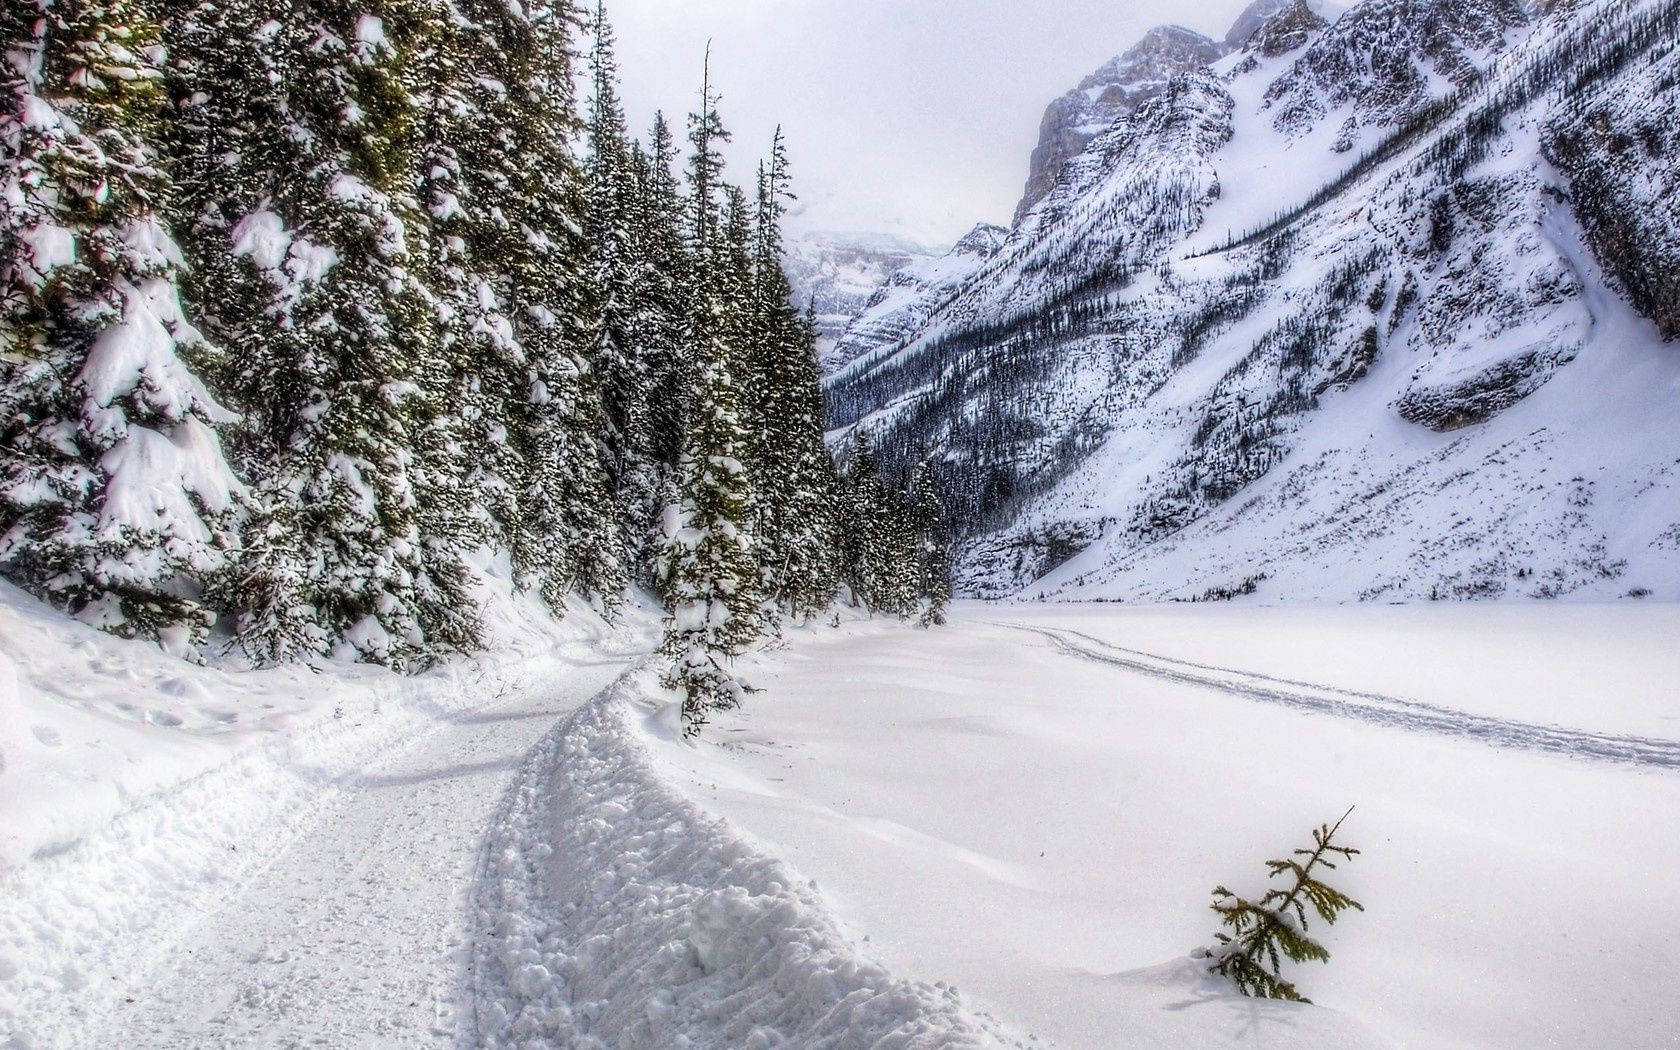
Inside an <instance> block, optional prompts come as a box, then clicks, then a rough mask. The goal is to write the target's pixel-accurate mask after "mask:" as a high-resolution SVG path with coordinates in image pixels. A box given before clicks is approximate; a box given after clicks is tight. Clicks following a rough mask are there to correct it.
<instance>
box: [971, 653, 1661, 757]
mask: <svg viewBox="0 0 1680 1050" xmlns="http://www.w3.org/2000/svg"><path fill="white" fill-rule="evenodd" d="M994 626H998V627H1005V628H1008V629H1010V630H1015V631H1023V632H1026V633H1028V634H1036V635H1039V636H1041V637H1043V638H1045V639H1047V640H1049V641H1050V643H1051V644H1052V645H1054V646H1055V647H1056V648H1057V649H1059V650H1061V651H1062V652H1064V653H1066V654H1067V655H1069V656H1072V657H1075V658H1077V659H1081V660H1087V661H1092V662H1096V663H1104V664H1110V665H1112V666H1114V667H1120V668H1123V669H1125V670H1128V671H1132V672H1135V673H1137V674H1143V675H1148V676H1150V677H1151V678H1158V679H1162V680H1165V681H1169V682H1175V683H1179V684H1184V685H1192V686H1202V687H1205V688H1209V689H1216V690H1218V691H1220V692H1223V693H1228V694H1230V695H1232V696H1238V697H1242V698H1244V699H1249V700H1258V701H1261V702H1263V703H1270V704H1279V705H1282V706H1284V707H1291V708H1294V709H1296V710H1300V711H1308V712H1311V713H1313V714H1327V715H1335V716H1337V717H1340V718H1352V719H1357V720H1359V721H1362V722H1368V723H1371V724H1373V725H1379V726H1385V727H1388V728H1392V729H1401V730H1405V731H1407V732H1414V733H1433V734H1437V735H1441V736H1454V737H1463V738H1467V739H1470V740H1475V741H1479V742H1481V743H1484V744H1489V745H1492V746H1494V747H1505V748H1515V749H1518V750H1523V751H1538V752H1543V753H1547V754H1555V755H1564V756H1567V757H1570V758H1583V759H1590V760H1593V761H1599V762H1613V763H1618V764H1623V765H1635V766H1644V767H1650V768H1656V769H1680V741H1676V740H1663V739H1659V738H1655V737H1641V736H1620V735H1616V734H1610V733H1593V732H1588V731H1586V730H1580V729H1570V728H1567V727H1564V726H1556V725H1541V724H1537V723H1533V722H1520V721H1514V720H1511V719H1504V718H1493V717H1490V716H1488V715H1478V714H1472V713H1469V712H1466V711H1460V710H1456V709H1454V708H1450V707H1442V706H1439V705H1436V704H1429V703H1425V702H1423V701H1421V700H1409V699H1406V698H1404V697H1396V696H1387V695H1384V694H1382V693H1369V692H1360V691H1358V690H1352V689H1341V688H1337V687H1335V686H1325V685H1317V684H1315V683H1312V682H1301V681H1295V680H1293V679H1288V678H1275V677H1272V676H1269V675H1263V674H1254V673H1251V672H1248V671H1237V670H1233V669H1231V668H1227V667H1216V666H1213V665H1210V664H1198V663H1192V662H1190V661H1186V660H1175V659H1170V658H1168V657H1164V656H1156V655H1154V654H1152V653H1145V652H1140V651H1138V650H1135V649H1126V648H1122V647H1120V646H1117V645H1112V644H1110V643H1108V642H1104V641H1102V640H1100V639H1098V638H1094V637H1092V636H1091V635H1088V634H1085V633H1083V632H1081V631H1074V630H1069V629H1066V628H1046V627H1031V626H1028V625H1026V624H1019V623H1007V622H1003V621H995V622H994Z"/></svg>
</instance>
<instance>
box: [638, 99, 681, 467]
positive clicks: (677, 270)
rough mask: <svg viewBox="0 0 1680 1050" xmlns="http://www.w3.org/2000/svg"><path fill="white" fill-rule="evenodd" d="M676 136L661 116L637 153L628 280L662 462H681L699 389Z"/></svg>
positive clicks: (655, 446)
mask: <svg viewBox="0 0 1680 1050" xmlns="http://www.w3.org/2000/svg"><path fill="white" fill-rule="evenodd" d="M676 162H677V146H676V139H675V136H674V135H673V134H672V132H671V127H670V125H669V124H668V123H667V122H666V120H665V117H664V115H663V114H655V115H654V120H653V128H652V131H651V132H650V133H649V143H648V148H647V151H646V152H645V153H644V152H642V151H640V150H633V151H632V164H633V165H634V166H635V170H636V187H637V192H636V198H635V204H634V213H633V217H632V221H631V224H630V225H631V232H632V236H633V242H632V243H633V251H632V253H631V254H632V266H631V270H630V276H629V291H628V292H627V295H628V297H629V298H630V301H631V302H632V303H633V309H632V312H631V317H630V321H631V326H632V331H631V335H630V341H631V343H632V344H633V345H634V346H635V347H636V349H637V352H638V354H639V355H640V357H641V360H642V362H643V365H644V367H645V370H646V375H647V384H648V432H649V433H648V445H649V448H650V450H651V453H652V458H653V460H654V462H655V463H657V464H662V465H675V464H676V462H677V459H678V458H679V457H680V456H681V454H682V427H683V420H684V418H685V417H686V411H685V409H686V406H687V403H688V398H689V395H690V393H691V391H692V383H691V382H690V376H689V362H688V358H687V355H686V354H685V353H684V352H683V349H682V347H683V328H684V325H685V323H686V320H687V318H688V317H689V315H690V312H691V310H692V309H693V306H692V303H691V298H692V295H693V291H694V280H693V271H694V266H693V264H692V260H691V258H690V256H689V253H688V250H687V248H686V246H685V244H684V233H683V229H682V224H681V216H682V215H683V214H684V203H683V199H682V191H681V187H680V185H679V183H678V180H677V176H676V174H675V172H676Z"/></svg>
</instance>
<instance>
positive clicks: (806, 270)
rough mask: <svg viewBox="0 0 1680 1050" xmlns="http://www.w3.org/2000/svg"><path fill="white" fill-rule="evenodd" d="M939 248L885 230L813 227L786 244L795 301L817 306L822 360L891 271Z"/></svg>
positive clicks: (923, 259) (935, 254)
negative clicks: (817, 228)
mask: <svg viewBox="0 0 1680 1050" xmlns="http://www.w3.org/2000/svg"><path fill="white" fill-rule="evenodd" d="M939 254H940V252H939V250H938V249H936V248H929V247H926V246H924V245H921V244H917V243H916V242H914V241H911V240H907V239H905V238H903V237H896V236H893V235H892V234H885V233H833V232H820V231H813V232H809V233H804V234H801V235H799V236H797V237H794V238H793V239H791V240H790V241H789V243H788V251H787V261H786V270H787V275H788V280H789V281H790V282H791V283H792V285H793V299H794V305H795V306H797V307H798V308H799V309H801V310H804V309H806V308H807V307H810V308H812V309H814V310H815V312H816V318H817V340H818V345H817V350H818V356H819V357H823V358H825V359H826V357H827V355H828V352H829V350H830V348H832V347H833V346H834V344H835V342H836V340H838V339H839V338H840V336H841V334H842V333H844V332H845V331H846V328H847V326H848V325H850V324H851V323H852V320H853V319H854V318H856V317H857V316H858V315H859V314H861V313H863V311H864V309H865V308H866V307H868V306H869V303H870V299H871V297H872V296H873V295H874V294H875V292H876V291H877V290H878V289H879V288H880V287H881V286H882V284H884V283H885V282H886V281H887V279H888V278H890V277H891V276H892V275H893V274H894V273H895V272H897V271H898V270H900V269H902V268H903V267H906V266H911V265H914V264H916V263H921V262H926V261H928V260H931V259H936V258H938V256H939Z"/></svg>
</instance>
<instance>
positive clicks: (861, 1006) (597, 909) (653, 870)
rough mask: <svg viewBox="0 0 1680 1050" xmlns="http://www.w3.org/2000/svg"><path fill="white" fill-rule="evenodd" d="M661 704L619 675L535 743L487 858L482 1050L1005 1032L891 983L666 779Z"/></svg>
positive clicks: (929, 1040) (785, 877) (815, 894)
mask: <svg viewBox="0 0 1680 1050" xmlns="http://www.w3.org/2000/svg"><path fill="white" fill-rule="evenodd" d="M673 710H674V706H673V705H672V704H671V703H669V702H662V700H661V694H660V692H659V687H658V685H657V684H656V682H655V681H654V676H653V675H652V674H651V673H648V672H642V673H640V674H632V675H629V676H626V678H625V679H624V680H623V681H621V682H620V684H619V686H618V687H617V689H615V690H614V691H612V692H610V693H608V694H607V695H605V696H603V697H602V698H601V699H599V700H598V701H596V702H595V703H594V704H592V705H590V707H588V708H587V709H585V710H584V711H582V712H580V714H579V716H578V717H577V718H575V719H574V720H572V721H571V722H570V723H568V724H567V725H566V726H565V727H564V728H563V729H562V730H560V731H559V732H557V733H555V734H554V735H553V736H551V737H550V738H549V739H548V740H547V741H546V742H545V743H544V744H543V746H542V747H540V748H539V749H537V750H536V751H535V752H534V753H533V755H532V757H531V760H530V762H529V763H528V765H527V767H526V771H525V774H524V775H523V776H522V777H521V778H520V781H519V786H518V789H517V791H516V792H515V793H514V794H513V795H512V796H511V797H510V799H509V801H508V804H507V805H506V807H505V808H504V810H503V811H502V814H501V816H500V818H499V820H498V823H497V825H496V827H495V828H494V830H493V831H492V833H491V837H490V843H489V845H488V846H487V848H486V850H485V858H486V868H485V870H484V871H483V872H482V873H481V876H480V879H479V884H478V896H477V900H476V907H477V910H478V915H479V925H480V928H483V929H488V930H492V931H493V935H492V936H490V937H486V938H483V939H481V940H480V942H479V950H478V953H477V956H476V959H475V965H474V966H473V975H474V976H473V989H472V993H471V996H470V998H471V1001H472V1002H473V1004H474V1011H475V1027H474V1031H473V1032H472V1033H470V1035H464V1036H463V1038H470V1037H471V1036H476V1038H477V1042H478V1045H482V1046H492V1047H500V1046H555V1045H559V1046H575V1047H602V1048H605V1047H684V1046H687V1047H742V1048H748V1050H768V1048H771V1047H812V1048H817V1047H833V1048H846V1047H858V1048H862V1047H905V1048H911V1047H928V1048H932V1047H980V1046H995V1045H1005V1044H1008V1043H1011V1042H1013V1040H1012V1039H1010V1037H1009V1036H1008V1035H1007V1034H1006V1033H1005V1032H1004V1031H1003V1030H1002V1029H1001V1028H999V1027H997V1026H996V1025H995V1024H993V1023H992V1022H990V1021H989V1020H988V1019H986V1018H984V1017H980V1016H976V1015H974V1014H972V1013H971V1012H969V1011H967V1010H965V1009H964V1008H963V1006H962V1004H961V1002H960V1001H959V999H958V995H957V990H956V989H955V988H952V987H950V986H949V985H946V984H944V983H943V982H937V983H917V982H911V981H905V980H902V979H898V978H895V977H894V976H893V975H892V974H890V973H889V972H888V971H887V970H885V969H883V968H882V967H881V966H880V965H879V964H878V963H876V962H873V961H871V960H870V958H869V957H868V956H867V955H865V954H864V953H863V952H861V951H860V950H859V946H858V945H856V944H854V943H853V942H852V941H851V940H850V938H849V937H848V936H847V935H846V934H845V933H843V932H842V931H841V929H840V928H839V927H838V926H837V925H836V924H835V923H834V921H833V920H832V919H831V918H830V917H829V914H828V912H827V911H826V909H825V905H824V899H823V897H822V895H821V894H820V893H819V889H818V886H817V884H816V883H807V882H806V881H805V880H803V879H801V878H800V877H799V876H798V875H796V874H795V873H794V872H793V871H792V870H790V869H789V868H788V867H787V866H786V865H784V864H782V863H781V862H780V861H778V860H776V859H774V858H773V857H771V856H770V855H768V854H766V853H765V852H764V851H762V850H761V849H759V848H758V847H756V846H755V845H754V844H753V843H752V841H751V840H750V839H748V838H746V837H744V836H742V835H741V834H739V833H738V832H737V831H736V830H735V829H734V828H733V827H731V826H730V825H729V824H728V823H726V822H725V821H722V820H719V819H718V818H717V817H715V816H712V815H710V814H708V813H707V812H706V811H705V810H703V809H701V808H700V807H699V806H698V805H696V804H695V803H694V802H693V801H691V800H690V799H689V798H688V797H686V796H685V795H684V794H683V793H682V792H680V791H678V790H677V789H676V788H675V787H674V786H672V785H671V784H670V783H669V781H668V780H667V779H666V778H665V777H664V776H663V775H662V774H661V772H660V771H659V770H658V768H657V763H655V762H654V761H653V760H652V757H651V755H650V753H649V749H650V746H657V747H661V748H676V749H681V748H682V747H683V745H682V744H681V743H680V742H679V741H680V739H681V737H680V733H679V732H676V731H674V728H673V718H672V712H673Z"/></svg>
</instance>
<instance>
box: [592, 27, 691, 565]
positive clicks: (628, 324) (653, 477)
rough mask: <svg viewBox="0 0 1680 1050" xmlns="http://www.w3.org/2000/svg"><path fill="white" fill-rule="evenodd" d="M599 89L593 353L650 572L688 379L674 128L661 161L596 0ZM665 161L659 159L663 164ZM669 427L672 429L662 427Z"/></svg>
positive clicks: (616, 485) (634, 535) (638, 553)
mask: <svg viewBox="0 0 1680 1050" xmlns="http://www.w3.org/2000/svg"><path fill="white" fill-rule="evenodd" d="M591 34H592V36H593V37H594V46H593V49H592V51H591V54H590V72H591V77H590V79H591V83H592V85H593V94H592V96H591V99H590V104H589V120H588V127H587V141H588V147H589V148H588V151H587V154H586V159H585V164H584V170H585V176H586V184H587V193H588V209H587V215H586V219H585V222H584V240H585V250H586V253H587V258H586V265H587V271H588V277H589V289H590V291H591V293H592V299H591V302H590V312H589V317H588V321H589V324H590V334H589V358H590V361H591V364H592V366H593V367H594V369H595V372H596V374H597V375H598V376H599V377H600V391H601V402H602V410H603V412H604V414H605V423H606V426H605V435H606V445H607V458H608V463H609V465H610V468H611V475H612V478H611V483H612V487H613V496H614V502H615V507H616V511H617V515H618V518H619V520H621V521H623V522H625V523H626V528H625V536H624V539H625V550H624V555H623V556H624V560H625V561H626V563H627V566H628V567H629V571H630V572H631V574H633V575H635V576H638V577H639V578H641V579H643V580H651V565H652V557H653V546H652V543H651V540H652V538H653V536H654V535H655V534H656V532H657V522H658V516H659V508H660V506H661V491H662V488H663V486H664V483H665V481H666V480H667V479H668V478H669V477H670V470H671V468H672V467H674V465H675V463H676V460H677V457H678V455H679V450H678V445H677V442H676V432H677V430H678V428H679V426H680V423H679V422H678V421H679V420H680V415H677V414H676V412H675V410H674V409H673V408H672V407H670V406H667V405H665V404H664V402H665V401H666V400H667V399H671V398H673V397H675V395H676V394H677V393H678V391H679V389H680V387H679V385H678V384H677V383H676V381H675V377H674V375H673V374H672V373H673V371H674V368H675V364H676V342H677V336H676V332H677V327H676V326H677V324H678V323H679V319H680V317H681V309H680V306H679V304H678V302H677V300H676V297H675V290H676V287H677V286H676V284H675V282H676V281H677V280H678V279H679V270H678V268H677V267H678V260H679V259H680V256H681V254H682V250H681V236H680V233H679V231H678V228H677V226H676V217H677V216H678V215H679V214H680V207H681V206H680V202H679V200H678V197H677V192H676V183H675V180H674V177H673V176H672V174H671V157H670V155H669V152H668V151H669V150H670V148H671V144H670V140H669V133H668V131H665V129H664V128H663V118H661V120H660V124H659V126H658V127H657V129H656V139H658V137H659V136H660V135H663V136H664V137H663V141H658V142H656V145H657V147H658V148H659V150H661V154H660V157H659V159H658V161H657V162H656V161H655V160H654V159H653V158H650V157H649V156H648V155H647V154H646V153H645V152H644V151H643V150H641V148H640V147H639V146H638V145H636V144H634V143H632V142H631V141H630V137H629V132H628V130H627V128H626V125H625V120H624V110H623V106H622V104H621V103H620V102H619V99H618V66H617V61H616V59H615V57H614V54H613V34H612V27H611V25H610V24H609V23H608V21H607V18H606V11H605V8H604V6H603V5H600V4H597V5H596V8H595V17H594V21H593V23H592V26H591ZM656 163H658V164H660V165H662V167H661V168H660V169H659V170H655V164H656ZM662 428H663V429H666V430H668V431H670V435H669V436H668V437H662V436H661V434H660V430H661V429H662Z"/></svg>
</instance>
